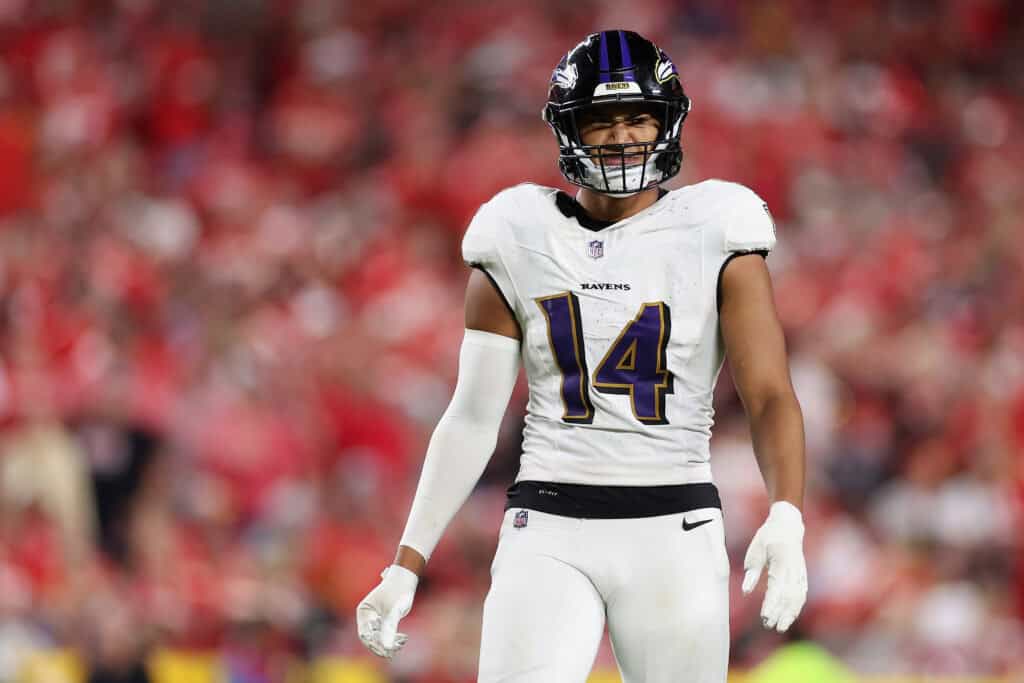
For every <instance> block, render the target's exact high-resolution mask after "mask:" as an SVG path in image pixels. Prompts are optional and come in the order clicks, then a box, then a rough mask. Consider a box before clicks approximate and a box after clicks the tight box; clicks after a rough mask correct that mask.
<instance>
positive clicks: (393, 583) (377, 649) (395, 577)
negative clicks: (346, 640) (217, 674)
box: [356, 564, 420, 659]
mask: <svg viewBox="0 0 1024 683" xmlns="http://www.w3.org/2000/svg"><path fill="white" fill-rule="evenodd" d="M380 576H381V579H383V580H382V581H381V582H380V583H379V584H378V585H377V587H376V588H374V589H373V590H372V591H370V593H369V595H367V596H366V597H365V598H363V601H362V602H360V603H359V606H358V607H357V608H356V626H357V627H358V629H359V639H360V640H361V641H363V645H365V646H366V647H367V648H369V650H370V652H372V653H373V654H375V655H378V656H380V657H387V658H388V659H390V658H391V657H393V656H394V655H395V653H396V652H398V651H399V650H401V649H402V646H403V645H405V641H406V640H408V639H409V637H408V636H406V635H405V634H404V633H398V622H399V621H401V619H402V617H404V616H405V615H406V614H408V613H409V610H410V609H411V608H412V599H413V596H414V595H416V586H417V585H418V584H419V580H420V579H419V577H418V576H416V574H414V573H413V572H411V571H409V570H408V569H406V568H405V567H400V566H398V565H397V564H393V565H391V566H390V567H387V568H386V569H385V570H384V571H382V572H381V573H380Z"/></svg>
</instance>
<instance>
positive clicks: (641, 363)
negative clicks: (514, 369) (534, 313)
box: [536, 292, 672, 424]
mask: <svg viewBox="0 0 1024 683" xmlns="http://www.w3.org/2000/svg"><path fill="white" fill-rule="evenodd" d="M536 301H537V305H538V306H540V309H541V311H542V312H543V313H544V318H545V319H546V320H547V325H548V341H549V343H550V345H551V352H552V354H553V355H554V357H555V363H556V364H557V365H558V369H559V370H560V371H561V373H562V403H563V404H564V406H565V412H564V413H563V415H562V421H563V422H568V423H570V424H590V423H591V422H593V421H594V405H593V403H591V401H590V390H589V382H590V373H589V372H588V370H587V358H586V354H585V353H584V347H583V321H582V319H581V317H580V304H579V299H578V298H577V297H576V295H575V294H573V293H572V292H562V293H560V294H554V295H552V296H545V297H541V298H539V299H536ZM671 331H672V318H671V314H670V311H669V308H668V305H667V304H665V303H664V302H661V301H657V302H654V303H645V304H642V305H641V306H640V312H639V313H637V314H636V317H635V318H633V320H631V321H630V322H629V323H628V324H627V325H626V326H625V327H624V328H623V329H622V332H620V333H619V336H618V338H616V339H615V341H614V342H613V343H612V345H611V348H609V349H608V352H607V353H606V354H605V355H604V358H602V359H601V362H600V363H599V364H598V366H597V369H596V370H595V371H594V376H593V386H594V389H596V390H597V391H599V392H601V393H602V394H624V395H627V396H629V402H630V405H631V407H632V409H633V416H634V417H635V418H636V419H637V420H639V421H641V422H643V423H644V424H668V420H667V419H666V418H665V395H666V394H671V393H672V373H671V372H669V371H668V370H667V369H666V367H665V366H666V363H665V348H666V347H667V346H668V339H669V335H670V334H671Z"/></svg>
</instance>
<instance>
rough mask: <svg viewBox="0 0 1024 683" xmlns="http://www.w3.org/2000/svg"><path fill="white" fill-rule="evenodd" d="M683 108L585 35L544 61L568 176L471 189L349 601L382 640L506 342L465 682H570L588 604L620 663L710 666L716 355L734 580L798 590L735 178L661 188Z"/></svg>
mask: <svg viewBox="0 0 1024 683" xmlns="http://www.w3.org/2000/svg"><path fill="white" fill-rule="evenodd" d="M689 111H690V100H689V98H688V97H687V96H686V94H685V93H684V92H683V87H682V85H681V83H680V80H679V74H678V72H677V70H676V67H675V66H674V65H673V63H672V61H671V60H670V59H669V58H668V56H667V55H666V54H665V53H664V52H662V51H661V50H660V49H659V48H658V47H657V46H655V45H654V44H653V43H651V42H650V41H648V40H646V39H645V38H643V37H642V36H640V35H638V34H636V33H633V32H629V31H602V32H600V33H595V34H592V35H590V36H587V38H586V39H585V40H584V41H583V42H581V43H580V44H579V45H577V46H576V47H574V48H573V49H572V50H570V51H569V53H568V54H567V55H566V56H565V57H564V58H563V59H562V60H561V62H560V63H559V64H558V66H557V68H556V69H555V71H554V74H553V76H552V79H551V84H550V88H549V92H548V103H547V105H546V106H545V108H544V119H545V120H546V121H547V123H548V124H549V125H550V126H551V129H552V130H553V131H554V133H555V137H556V138H557V140H558V148H559V157H558V159H559V167H560V169H561V171H562V173H563V175H564V176H565V178H566V180H568V181H569V182H570V183H572V184H574V185H577V186H578V187H579V190H578V192H577V193H576V195H575V197H572V196H570V195H568V194H565V193H563V192H560V191H558V190H556V189H552V188H548V187H540V186H538V185H533V184H523V185H518V186H516V187H513V188H510V189H507V190H504V191H503V192H500V193H499V194H498V195H496V196H495V197H494V198H493V199H491V200H490V201H488V202H487V203H485V204H484V205H483V206H481V207H480V209H479V211H478V212H477V214H476V216H475V217H474V218H473V221H472V222H471V224H470V226H469V228H468V230H467V231H466V235H465V238H464V241H463V245H462V250H463V256H464V259H465V261H466V262H467V263H468V264H469V265H470V266H472V267H473V268H474V269H475V270H474V271H473V272H472V274H471V276H470V279H469V285H468V289H467V292H466V305H465V316H466V325H465V326H466V330H465V336H464V339H463V343H462V348H461V353H460V357H459V374H458V382H457V384H456V387H455V392H454V395H453V397H452V400H451V404H450V405H449V406H448V409H447V411H446V412H445V413H444V415H443V416H442V418H441V420H440V422H439V423H438V425H437V428H436V429H435V431H434V433H433V436H432V438H431V440H430V445H429V447H428V449H427V454H426V458H425V460H424V464H423V471H422V474H421V477H420V481H419V485H418V488H417V491H416V495H415V498H414V500H413V503H412V510H411V512H410V513H409V519H408V523H407V526H406V528H405V532H404V534H403V536H402V539H401V542H400V545H399V549H398V553H397V556H396V557H395V561H394V564H392V565H391V566H390V567H388V568H387V569H385V571H384V572H383V581H382V582H381V583H380V585H378V586H377V587H376V588H374V589H373V590H372V591H371V592H370V594H369V595H367V596H366V598H365V599H364V600H363V602H362V603H361V604H360V605H359V607H358V609H357V622H358V629H359V635H360V637H361V639H362V640H363V642H364V643H365V644H366V646H367V647H368V648H369V649H370V650H372V651H373V652H374V653H376V654H378V655H381V656H384V657H391V656H392V655H394V654H395V653H396V652H397V651H398V650H399V649H400V648H401V647H402V645H403V644H404V643H405V641H406V637H405V636H404V635H403V634H401V633H398V632H397V627H398V622H399V620H400V619H401V618H402V617H404V616H405V615H406V614H407V613H408V611H409V609H410V607H411V605H412V602H413V596H414V594H415V591H416V585H417V581H418V577H419V575H420V574H421V573H422V572H423V569H424V566H425V564H426V562H427V560H428V559H429V558H430V554H431V552H432V551H433V550H434V547H435V545H436V544H437V542H438V539H439V538H440V536H441V534H442V532H443V531H444V529H445V527H446V526H447V525H448V523H449V522H450V520H451V519H452V517H453V516H454V515H455V513H456V511H457V510H458V509H459V507H460V506H461V505H462V503H463V502H464V501H465V500H466V498H467V497H468V496H469V494H470V492H471V491H472V489H473V486H474V484H475V483H476V481H477V479H478V478H479V476H480V474H481V473H482V471H483V469H484V466H485V464H486V463H487V461H488V459H489V458H490V456H491V453H492V451H493V449H494V446H495V441H496V438H497V434H498V427H499V424H500V422H501V419H502V415H503V413H504V412H505V408H506V405H507V403H508V399H509V395H510V394H511V392H512V388H513V385H514V384H515V381H516V376H517V374H518V372H519V367H520V362H521V363H522V365H523V366H525V368H526V374H527V378H528V380H529V389H530V397H529V405H528V413H527V416H526V426H525V429H524V434H523V452H522V456H521V460H520V469H519V474H518V476H517V477H516V482H515V484H514V485H513V486H512V487H511V488H510V489H509V494H508V505H507V508H506V513H505V518H504V523H503V524H502V526H501V529H500V532H499V543H498V550H497V553H496V556H495V558H494V562H493V565H492V567H491V576H492V583H491V588H490V591H489V593H488V595H487V599H486V601H485V603H484V609H483V611H484V614H483V634H482V642H481V651H480V670H479V680H480V681H482V682H486V683H497V682H498V681H502V682H503V683H513V682H515V683H576V682H582V681H585V680H586V678H587V676H588V674H589V672H590V669H591V667H592V665H593V661H594V657H595V655H596V653H597V649H598V646H599V643H600V639H601V635H602V632H603V629H604V627H605V623H606V622H607V626H608V630H609V634H610V637H611V642H612V647H613V649H614V653H615V657H616V661H617V662H618V665H619V668H620V670H621V672H622V677H623V680H624V681H626V683H670V682H671V683H679V682H680V681H686V682H687V683H723V682H724V681H725V680H726V669H727V665H728V652H729V623H728V617H729V591H728V579H729V559H728V556H727V554H726V547H725V539H724V535H723V526H722V515H721V504H720V502H719V497H718V492H717V490H716V488H715V486H714V484H713V483H712V477H711V467H710V465H709V457H710V453H709V447H708V444H709V440H710V437H711V425H712V421H713V420H712V416H713V411H712V393H713V390H714V387H715V382H716V380H717V378H718V373H719V370H720V369H721V367H722V362H723V359H724V357H725V356H726V355H728V356H729V358H730V361H731V368H732V373H733V380H734V381H735V383H736V387H737V389H738V392H739V395H740V397H741V399H742V401H743V404H744V407H745V409H746V413H747V416H748V418H749V422H750V429H751V434H752V437H753V445H754V450H755V453H756V455H757V461H758V464H759V465H760V468H761V472H762V474H763V476H764V480H765V483H766V486H767V489H768V493H769V495H770V497H771V500H772V504H771V507H770V511H769V514H768V517H767V519H766V520H765V522H764V525H763V526H762V527H761V528H760V529H759V530H758V531H757V533H756V535H755V536H754V539H753V541H752V542H751V544H750V548H749V550H748V552H747V554H746V559H745V561H744V566H745V568H746V575H745V577H744V580H743V591H744V592H746V593H749V592H750V591H751V590H752V589H753V588H754V587H755V585H756V584H757V583H758V580H759V576H760V574H761V572H762V569H764V568H767V574H768V579H767V591H766V595H765V598H764V601H763V604H762V608H761V618H762V621H763V624H764V626H765V627H767V628H770V629H777V630H778V631H785V630H786V629H787V628H789V626H790V624H792V623H793V620H794V619H795V618H796V616H797V614H798V613H799V611H800V609H801V607H802V606H803V603H804V598H805V595H806V591H807V576H806V569H805V566H804V559H803V550H802V544H803V533H804V527H803V521H802V516H801V504H802V497H803V487H804V435H803V418H802V416H801V412H800V406H799V404H798V403H797V400H796V397H795V395H794V393H793V389H792V385H791V382H790V377H789V369H788V365H787V360H786V350H785V342H784V339H783V333H782V329H781V326H780V324H779V321H778V319H777V317H776V312H775V307H774V303H773V298H772V288H771V282H770V279H769V274H768V270H767V268H766V266H765V258H764V257H765V256H766V255H767V253H768V252H769V251H771V249H772V247H773V246H774V245H775V230H774V226H773V224H772V219H771V216H770V214H769V213H768V210H767V207H766V205H765V203H764V202H763V201H762V200H761V199H760V198H759V197H758V196H757V195H756V194H754V192H752V191H751V190H749V189H748V188H746V187H744V186H742V185H737V184H734V183H730V182H724V181H721V180H707V181H704V182H701V183H697V184H695V185H690V186H686V187H682V188H680V189H677V190H674V191H672V192H667V191H665V190H664V189H662V188H661V187H660V185H661V184H662V183H664V182H665V181H666V180H668V179H669V178H671V177H673V176H674V175H675V174H676V173H677V172H678V171H679V167H680V164H681V162H682V150H681V148H680V144H679V137H680V128H681V126H682V124H683V121H684V120H685V118H686V116H687V113H688V112H689Z"/></svg>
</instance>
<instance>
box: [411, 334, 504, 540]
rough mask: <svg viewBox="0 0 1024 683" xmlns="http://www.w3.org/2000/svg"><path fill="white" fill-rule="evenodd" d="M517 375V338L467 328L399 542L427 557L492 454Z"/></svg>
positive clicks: (471, 489) (467, 495)
mask: <svg viewBox="0 0 1024 683" xmlns="http://www.w3.org/2000/svg"><path fill="white" fill-rule="evenodd" d="M518 375H519V340H517V339H512V338H511V337H505V336H502V335H499V334H492V333H490V332H481V331H480V330H466V334H465V337H463V340H462V349H461V351H460V352H459V378H458V381H457V383H456V385H455V393H454V395H453V396H452V400H451V403H449V404H448V409H447V410H446V411H445V412H444V415H442V416H441V419H440V421H439V422H438V423H437V427H436V428H435V429H434V433H433V435H432V436H431V437H430V445H429V446H428V447H427V455H426V457H425V458H424V460H423V471H422V473H421V474H420V482H419V485H418V486H417V487H416V496H415V497H414V498H413V502H412V510H411V511H410V512H409V520H408V522H406V526H405V533H404V534H402V540H401V544H402V545H405V546H408V547H410V548H412V549H413V550H415V551H417V552H418V553H419V554H420V555H422V556H423V557H424V558H426V559H430V555H431V553H433V552H434V547H435V546H436V545H437V542H438V541H439V540H440V539H441V534H442V533H444V530H445V528H446V527H447V526H448V524H449V523H450V522H451V521H452V518H453V517H454V516H455V513H456V512H458V510H459V508H460V507H462V504H463V503H464V502H465V501H466V499H467V498H468V497H469V494H470V493H471V492H472V491H473V487H474V486H475V485H476V482H477V480H478V479H480V475H481V474H483V471H484V467H485V466H486V465H487V461H488V460H490V458H491V454H492V453H493V452H494V446H495V444H496V443H497V440H498V428H499V427H500V426H501V418H502V416H503V415H504V414H505V409H506V408H507V407H508V399H509V397H510V396H511V395H512V389H513V388H514V387H515V383H516V377H517V376H518Z"/></svg>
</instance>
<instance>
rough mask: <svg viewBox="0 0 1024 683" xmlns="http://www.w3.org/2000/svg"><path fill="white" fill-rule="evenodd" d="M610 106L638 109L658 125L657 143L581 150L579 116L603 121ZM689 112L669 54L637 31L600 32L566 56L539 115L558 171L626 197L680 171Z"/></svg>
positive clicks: (578, 182)
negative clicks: (554, 148)
mask: <svg viewBox="0 0 1024 683" xmlns="http://www.w3.org/2000/svg"><path fill="white" fill-rule="evenodd" d="M609 103H638V104H639V105H640V106H641V108H642V110H643V111H645V112H647V113H650V114H652V115H654V116H655V117H656V118H657V119H658V122H659V124H660V129H659V131H658V137H657V138H656V139H655V140H654V141H652V142H646V143H629V144H604V145H585V144H583V140H582V138H581V137H580V125H579V122H580V120H581V118H583V117H595V116H596V118H598V119H600V118H601V117H600V113H599V110H596V109H595V108H598V107H603V106H606V105H608V104H609ZM689 111H690V98H689V97H687V96H686V93H684V92H683V86H682V84H681V83H680V82H679V72H678V71H677V70H676V67H675V64H673V63H672V60H670V59H669V58H668V55H666V54H665V53H664V52H663V51H662V50H661V49H659V48H658V46H656V45H655V44H654V43H652V42H651V41H649V40H647V39H646V38H644V37H643V36H641V35H639V34H637V33H634V32H633V31H601V32H600V33H592V34H590V35H589V36H587V37H586V38H585V39H584V40H583V42H581V43H580V44H579V45H577V46H576V47H574V48H573V49H571V50H569V52H568V54H566V55H565V57H563V58H562V60H561V61H560V62H559V63H558V66H557V67H555V70H554V72H553V73H552V74H551V84H550V86H549V87H548V102H547V104H546V105H545V106H544V110H543V112H542V114H543V118H544V120H545V121H547V122H548V125H550V126H551V129H552V130H553V131H554V133H555V138H556V139H557V140H558V167H559V169H560V170H561V171H562V175H564V176H565V179H566V180H568V181H569V182H570V183H572V184H574V185H579V186H580V187H586V188H589V189H591V190H594V191H596V192H602V193H604V194H609V195H615V196H620V197H624V196H629V195H632V194H636V193H637V192H640V191H642V190H646V189H649V188H652V187H655V186H657V185H659V184H661V183H663V182H665V181H666V180H668V179H669V178H671V177H672V176H674V175H675V174H676V173H678V172H679V167H680V166H681V165H682V161H683V151H682V148H681V147H680V145H679V134H680V128H681V127H682V125H683V120H684V119H686V115H687V114H688V113H689ZM627 150H628V153H627Z"/></svg>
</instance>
